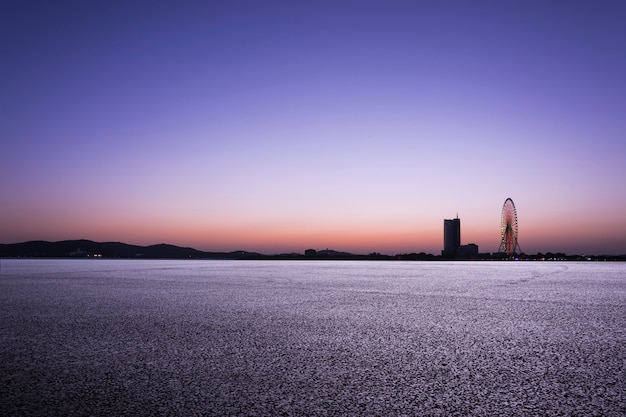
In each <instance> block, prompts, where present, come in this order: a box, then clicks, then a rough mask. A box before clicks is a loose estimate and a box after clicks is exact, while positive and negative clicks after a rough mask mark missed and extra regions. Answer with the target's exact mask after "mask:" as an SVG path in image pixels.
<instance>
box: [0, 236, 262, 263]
mask: <svg viewBox="0 0 626 417" xmlns="http://www.w3.org/2000/svg"><path fill="white" fill-rule="evenodd" d="M255 255H258V254H255V253H253V252H246V251H235V252H203V251H199V250H197V249H193V248H185V247H180V246H175V245H168V244H165V243H160V244H157V245H150V246H138V245H129V244H127V243H121V242H94V241H91V240H84V239H83V240H63V241H60V242H47V241H43V240H34V241H30V242H23V243H12V244H0V257H15V258H18V257H24V258H93V257H102V258H125V259H130V258H139V259H141V258H144V259H190V258H191V259H240V258H242V257H250V256H255Z"/></svg>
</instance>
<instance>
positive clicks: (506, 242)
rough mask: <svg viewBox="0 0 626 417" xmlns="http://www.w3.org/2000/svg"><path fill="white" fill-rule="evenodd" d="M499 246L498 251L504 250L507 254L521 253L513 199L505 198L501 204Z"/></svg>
mask: <svg viewBox="0 0 626 417" xmlns="http://www.w3.org/2000/svg"><path fill="white" fill-rule="evenodd" d="M500 235H501V237H502V240H501V241H500V248H499V249H498V252H506V254H507V255H509V256H510V255H512V254H514V253H521V252H522V250H521V249H520V247H519V243H517V211H516V210H515V204H514V203H513V200H511V199H510V198H507V199H506V200H504V205H503V206H502V217H501V219H500Z"/></svg>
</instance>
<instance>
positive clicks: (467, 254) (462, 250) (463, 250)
mask: <svg viewBox="0 0 626 417" xmlns="http://www.w3.org/2000/svg"><path fill="white" fill-rule="evenodd" d="M477 256H478V245H477V244H475V243H468V244H467V245H461V246H460V247H459V250H458V251H457V257H459V258H463V259H468V258H476V257H477Z"/></svg>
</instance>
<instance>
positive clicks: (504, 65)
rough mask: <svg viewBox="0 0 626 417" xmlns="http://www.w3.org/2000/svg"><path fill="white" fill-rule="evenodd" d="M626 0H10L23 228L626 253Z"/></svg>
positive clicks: (227, 241)
mask: <svg viewBox="0 0 626 417" xmlns="http://www.w3.org/2000/svg"><path fill="white" fill-rule="evenodd" d="M624 22H626V2H622V1H615V2H609V1H537V2H528V1H524V2H522V1H519V2H515V1H511V2H508V1H507V2H501V1H493V2H483V1H477V2H466V1H464V2H457V1H432V2H430V1H429V2H419V1H380V2H368V1H354V2H342V1H332V2H322V1H311V2H299V1H289V2H288V1H284V2H282V1H249V2H240V1H207V2H184V1H181V2H170V3H169V4H166V3H157V2H133V1H120V2H116V1H111V2H82V1H77V2H63V1H59V2H52V1H45V2H35V1H8V2H3V4H2V6H0V30H1V31H2V32H1V35H2V36H1V37H0V44H1V46H2V59H1V60H0V71H1V74H2V78H1V82H0V106H1V107H0V112H1V113H0V114H1V116H0V137H1V138H2V142H1V148H0V149H1V152H0V174H1V175H0V191H1V192H0V199H1V204H0V210H1V212H0V214H1V215H0V221H1V222H2V224H1V225H0V242H1V243H14V242H20V241H26V240H34V239H43V240H63V239H78V238H86V239H92V240H97V241H110V240H114V241H124V242H128V243H134V244H154V243H159V242H168V243H173V244H178V245H182V246H193V247H195V248H198V249H203V250H237V249H245V250H255V251H260V252H264V253H277V252H290V251H296V252H303V251H304V250H305V249H307V248H316V249H323V248H326V247H330V248H333V249H337V250H348V251H353V252H357V253H369V252H372V251H378V252H382V253H390V254H393V253H401V252H421V251H425V252H431V253H439V252H440V250H441V249H442V246H443V219H444V218H452V217H454V216H456V214H457V212H458V215H459V217H460V218H461V228H462V229H461V230H462V235H461V238H462V243H470V242H472V243H476V244H478V245H479V247H480V250H481V251H483V252H494V251H496V250H497V249H498V244H499V239H500V236H499V228H500V224H499V222H500V210H501V207H502V204H503V203H504V200H505V199H506V198H507V197H511V198H512V199H513V200H514V202H515V204H516V206H517V211H518V216H519V228H520V237H519V243H520V246H521V248H522V250H524V251H525V252H527V253H536V252H539V251H540V252H547V251H553V252H555V251H564V252H567V253H585V254H601V253H602V254H624V253H626V216H625V215H624V212H625V211H626V191H625V190H626V187H625V185H624V182H625V181H626V24H625V23H624Z"/></svg>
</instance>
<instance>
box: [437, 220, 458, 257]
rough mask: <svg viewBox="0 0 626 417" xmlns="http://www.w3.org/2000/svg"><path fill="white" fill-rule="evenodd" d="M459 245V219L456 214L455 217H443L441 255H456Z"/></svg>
mask: <svg viewBox="0 0 626 417" xmlns="http://www.w3.org/2000/svg"><path fill="white" fill-rule="evenodd" d="M460 247H461V219H459V216H458V214H457V216H456V219H444V221H443V250H442V251H441V255H443V256H456V255H457V253H458V251H459V248H460Z"/></svg>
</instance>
